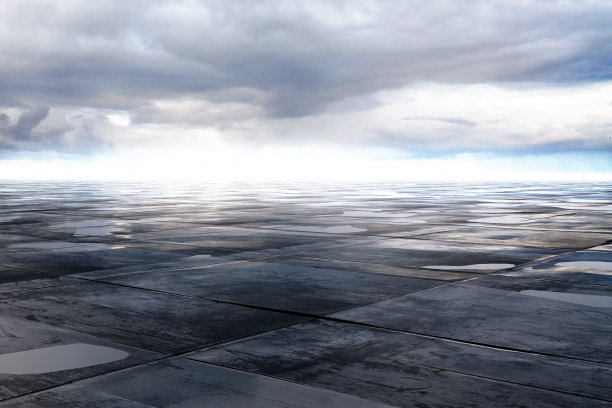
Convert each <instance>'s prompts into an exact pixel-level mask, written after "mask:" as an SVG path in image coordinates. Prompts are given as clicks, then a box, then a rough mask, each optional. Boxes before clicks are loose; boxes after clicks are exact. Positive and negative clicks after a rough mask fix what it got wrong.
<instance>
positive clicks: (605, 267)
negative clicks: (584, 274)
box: [555, 261, 612, 272]
mask: <svg viewBox="0 0 612 408" xmlns="http://www.w3.org/2000/svg"><path fill="white" fill-rule="evenodd" d="M555 266H567V267H570V268H582V269H598V270H600V271H608V272H612V262H604V261H571V262H558V263H556V264H555Z"/></svg>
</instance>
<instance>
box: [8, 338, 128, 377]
mask: <svg viewBox="0 0 612 408" xmlns="http://www.w3.org/2000/svg"><path fill="white" fill-rule="evenodd" d="M127 356H129V353H127V352H125V351H123V350H118V349H114V348H110V347H104V346H96V345H93V344H85V343H74V344H65V345H61V346H52V347H43V348H37V349H32V350H25V351H18V352H16V353H8V354H0V374H14V375H23V374H44V373H53V372H56V371H63V370H74V369H76V368H83V367H90V366H94V365H100V364H107V363H112V362H113V361H118V360H123V359H124V358H126V357H127Z"/></svg>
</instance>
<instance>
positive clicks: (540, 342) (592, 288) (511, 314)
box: [332, 276, 612, 363]
mask: <svg viewBox="0 0 612 408" xmlns="http://www.w3.org/2000/svg"><path fill="white" fill-rule="evenodd" d="M503 278H504V277H503V276H500V277H498V278H497V279H494V280H493V281H492V279H493V278H492V277H491V276H488V277H486V278H484V279H478V278H477V279H473V280H470V281H465V282H458V283H453V284H450V285H447V286H443V287H439V288H434V289H431V290H428V291H424V292H420V293H416V294H413V295H406V296H402V297H400V298H396V299H392V300H389V301H385V302H380V303H377V304H374V305H370V306H364V307H361V308H355V309H351V310H348V311H345V312H340V313H337V314H334V315H332V316H333V317H336V318H339V319H344V320H347V321H355V322H360V323H366V324H371V325H375V326H379V327H385V328H389V329H394V330H400V331H406V332H413V333H419V334H425V335H432V336H437V337H442V338H448V339H456V340H461V341H467V342H473V343H479V344H486V345H492V346H497V347H506V348H511V349H517V350H524V351H531V352H538V353H546V354H552V355H557V356H565V357H571V358H577V359H584V360H589V361H597V362H604V363H612V355H611V354H610V353H609V348H608V346H609V344H610V336H612V307H611V306H612V303H610V304H608V302H605V300H606V299H612V296H611V295H612V293H611V292H610V290H609V288H607V287H604V286H598V285H588V284H582V283H572V282H565V281H558V280H554V279H524V280H521V279H511V278H506V279H503ZM550 293H553V295H554V294H559V293H561V294H564V293H565V294H568V295H570V296H569V298H570V300H571V301H567V300H566V301H562V300H558V299H554V298H551V297H550V296H547V294H550ZM572 294H574V295H586V296H587V298H586V300H585V301H584V302H586V303H583V304H581V303H577V301H576V300H575V298H576V296H571V295H572ZM593 296H595V297H594V298H593ZM593 299H595V300H602V299H603V300H604V302H603V303H602V304H601V305H599V306H594V305H592V303H591V301H592V300H593Z"/></svg>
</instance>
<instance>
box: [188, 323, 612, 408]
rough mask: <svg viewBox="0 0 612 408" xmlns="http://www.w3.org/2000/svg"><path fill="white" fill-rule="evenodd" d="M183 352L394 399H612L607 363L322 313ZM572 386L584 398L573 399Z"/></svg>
mask: <svg viewBox="0 0 612 408" xmlns="http://www.w3.org/2000/svg"><path fill="white" fill-rule="evenodd" d="M187 357H188V358H191V359H196V360H198V361H204V362H210V363H213V364H218V365H223V366H227V367H232V368H236V369H240V370H245V371H249V372H253V373H260V374H265V375H270V376H273V377H277V378H283V379H286V380H290V381H295V382H298V383H301V384H308V385H312V386H316V387H322V388H327V389H331V390H335V391H339V392H347V393H351V394H354V395H358V396H362V397H363V398H371V399H374V400H376V401H383V402H386V403H389V404H392V405H397V406H411V405H410V403H416V402H417V401H418V402H419V403H421V404H423V406H432V407H433V406H463V405H462V404H465V405H467V401H465V400H466V397H467V396H468V395H469V396H470V398H471V401H470V403H473V404H474V405H473V406H482V407H487V406H505V405H504V404H503V400H501V396H502V395H504V393H506V392H515V391H516V392H518V390H521V389H522V391H520V393H521V398H520V403H521V404H524V406H530V407H531V406H534V407H535V406H538V407H539V406H546V405H545V404H546V402H544V403H543V404H544V405H540V401H539V400H540V398H541V397H542V396H544V399H545V400H546V399H548V398H550V396H551V394H549V393H548V392H545V391H543V390H552V391H557V392H559V395H558V398H559V399H558V401H557V403H558V404H559V405H558V406H564V405H562V403H561V401H565V403H567V404H575V405H576V406H579V405H581V404H586V405H588V404H589V403H592V404H595V405H597V404H599V402H596V401H589V398H594V399H599V400H607V401H612V390H611V389H610V387H608V384H610V383H611V382H612V367H611V366H610V365H607V364H597V363H590V362H583V361H576V360H572V359H564V358H557V357H549V356H541V355H536V354H530V353H517V352H510V351H507V350H502V349H495V348H491V347H481V346H475V345H470V344H465V343H459V342H452V341H445V340H440V339H434V338H428V337H423V336H415V335H411V334H406V333H400V332H395V331H389V330H382V329H375V328H370V327H363V326H358V325H354V324H347V323H339V322H329V321H322V320H317V321H313V322H307V323H302V324H299V325H295V326H291V327H288V328H284V329H279V330H275V331H272V332H269V333H265V334H261V335H258V336H254V337H251V338H249V339H245V340H241V341H237V342H233V343H231V344H227V345H221V346H217V347H212V348H209V349H206V350H203V351H198V352H195V353H192V354H189V355H188V356H187ZM457 374H463V375H457ZM568 378H573V380H572V381H568ZM491 380H496V381H497V382H496V381H491ZM515 385H523V386H524V387H516V386H515ZM453 390H457V392H453ZM459 390H460V391H459ZM512 390H514V391H512ZM498 392H501V395H500V394H498ZM563 394H566V395H563ZM571 394H573V395H579V396H581V397H584V398H577V399H575V400H574V398H572V397H571V396H570V395H571ZM548 403H549V404H551V403H553V400H550V401H549V402H548ZM511 404H516V405H519V401H517V400H516V399H513V400H512V402H511ZM509 406H512V405H509ZM553 406H554V405H553ZM565 406H570V405H565Z"/></svg>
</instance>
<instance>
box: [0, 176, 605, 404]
mask: <svg viewBox="0 0 612 408" xmlns="http://www.w3.org/2000/svg"><path fill="white" fill-rule="evenodd" d="M611 213H612V186H610V185H609V184H571V183H565V184H564V183H558V184H511V183H509V184H499V185H494V184H418V183H416V184H415V183H385V184H376V185H374V184H348V185H334V184H302V185H287V184H233V183H226V184H221V183H209V184H195V183H194V184H162V183H159V184H155V183H49V182H45V183H34V182H29V183H17V182H1V183H0V407H49V408H55V407H166V406H175V407H201V406H207V407H421V408H423V407H611V406H612V351H611V350H612V347H610V345H611V341H610V339H612V268H611V266H612V244H611V240H612V216H611ZM87 347H89V349H90V350H96V351H91V352H86V351H82V350H87ZM100 350H102V351H100ZM61 353H66V356H64V357H58V356H60V355H61ZM104 353H110V354H108V355H105V354H104ZM113 353H114V354H113ZM113 355H118V356H120V357H116V358H113V357H112V356H113ZM104 359H106V360H104Z"/></svg>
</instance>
